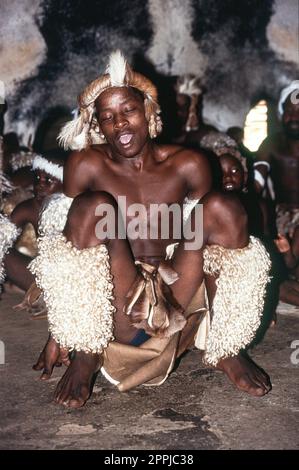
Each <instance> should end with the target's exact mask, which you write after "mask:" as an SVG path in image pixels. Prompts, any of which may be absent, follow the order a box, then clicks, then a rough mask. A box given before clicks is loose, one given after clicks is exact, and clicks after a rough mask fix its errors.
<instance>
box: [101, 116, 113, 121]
mask: <svg viewBox="0 0 299 470" xmlns="http://www.w3.org/2000/svg"><path fill="white" fill-rule="evenodd" d="M110 119H112V116H111V115H107V116H102V117H101V121H102V122H105V121H110Z"/></svg>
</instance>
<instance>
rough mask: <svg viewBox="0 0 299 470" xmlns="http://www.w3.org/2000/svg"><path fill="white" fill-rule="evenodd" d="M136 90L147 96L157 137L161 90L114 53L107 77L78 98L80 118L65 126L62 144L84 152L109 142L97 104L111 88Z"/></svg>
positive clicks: (147, 111) (151, 131)
mask: <svg viewBox="0 0 299 470" xmlns="http://www.w3.org/2000/svg"><path fill="white" fill-rule="evenodd" d="M123 86H128V87H134V88H137V89H138V90H140V91H141V92H142V93H143V94H144V106H145V115H146V118H147V120H148V122H149V134H150V137H151V138H154V137H156V136H157V135H158V134H159V133H160V132H161V131H162V121H161V119H160V117H159V114H160V112H161V111H160V107H159V104H158V101H157V90H156V87H155V86H154V85H153V83H152V82H151V81H150V80H148V79H147V78H146V77H144V76H143V75H141V74H139V73H137V72H134V71H133V70H132V69H131V67H130V66H129V64H128V63H127V61H126V59H125V58H124V56H123V54H122V53H121V51H119V50H117V51H115V52H112V54H111V55H110V57H109V62H108V65H107V68H106V73H105V74H104V75H101V76H100V77H99V78H97V79H96V80H94V81H93V82H92V83H90V84H89V85H88V86H87V87H86V88H85V90H84V91H83V92H82V93H81V95H80V96H79V98H78V104H79V116H78V117H75V118H74V119H73V120H72V121H70V122H68V123H67V124H65V126H64V127H63V128H62V130H61V132H60V134H59V136H58V140H59V143H60V145H62V146H63V147H64V148H65V149H72V150H83V149H85V148H86V147H88V146H89V145H92V144H103V143H105V142H106V140H105V137H104V136H103V134H102V132H101V129H100V127H99V123H98V121H97V119H96V116H95V101H96V99H97V98H98V97H99V96H100V94H101V93H103V92H104V91H105V90H107V89H108V88H111V87H123Z"/></svg>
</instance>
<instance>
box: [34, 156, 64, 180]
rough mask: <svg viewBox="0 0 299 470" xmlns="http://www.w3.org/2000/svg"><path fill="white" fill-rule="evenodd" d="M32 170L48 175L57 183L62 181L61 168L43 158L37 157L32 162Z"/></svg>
mask: <svg viewBox="0 0 299 470" xmlns="http://www.w3.org/2000/svg"><path fill="white" fill-rule="evenodd" d="M32 170H33V171H34V170H42V171H45V172H46V173H48V175H51V176H53V178H56V179H57V180H59V181H61V182H62V181H63V167H62V166H59V165H57V163H52V162H49V161H48V160H46V158H43V157H42V156H40V155H38V156H37V157H35V159H34V160H33V164H32Z"/></svg>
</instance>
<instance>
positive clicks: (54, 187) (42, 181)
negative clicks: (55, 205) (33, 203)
mask: <svg viewBox="0 0 299 470" xmlns="http://www.w3.org/2000/svg"><path fill="white" fill-rule="evenodd" d="M60 191H62V183H61V181H59V180H58V179H56V178H54V177H53V176H51V175H49V174H48V173H46V172H45V171H42V170H35V171H34V187H33V192H34V196H35V197H36V198H37V199H38V200H39V201H41V200H43V199H44V198H45V197H47V196H51V194H54V193H57V192H60Z"/></svg>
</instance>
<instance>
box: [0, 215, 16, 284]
mask: <svg viewBox="0 0 299 470" xmlns="http://www.w3.org/2000/svg"><path fill="white" fill-rule="evenodd" d="M20 233H21V229H19V228H17V226H16V225H15V224H14V223H12V222H11V221H10V220H9V219H8V217H6V216H4V215H2V214H0V285H1V284H2V282H3V281H4V279H5V270H4V265H3V261H4V257H5V255H6V254H7V252H8V250H9V249H10V248H11V247H12V245H13V243H14V241H15V240H16V239H17V238H18V236H19V235H20Z"/></svg>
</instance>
